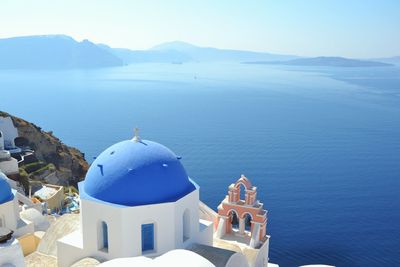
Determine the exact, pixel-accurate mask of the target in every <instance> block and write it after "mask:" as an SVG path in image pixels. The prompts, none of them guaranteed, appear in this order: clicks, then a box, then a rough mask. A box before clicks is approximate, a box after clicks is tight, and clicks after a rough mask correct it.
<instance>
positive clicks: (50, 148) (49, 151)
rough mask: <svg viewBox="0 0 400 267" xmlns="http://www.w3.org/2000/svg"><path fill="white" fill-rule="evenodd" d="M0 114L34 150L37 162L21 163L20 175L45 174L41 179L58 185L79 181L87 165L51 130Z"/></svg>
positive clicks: (76, 151) (83, 159)
mask: <svg viewBox="0 0 400 267" xmlns="http://www.w3.org/2000/svg"><path fill="white" fill-rule="evenodd" d="M0 116H1V117H8V116H9V117H11V119H12V121H13V123H14V126H15V127H16V128H17V130H18V135H19V137H21V138H22V139H23V140H25V142H26V143H27V145H28V146H29V147H30V148H31V149H33V150H34V151H35V156H36V158H37V160H38V162H35V163H30V164H25V165H23V166H21V168H20V174H21V173H23V174H26V175H29V176H30V178H32V177H31V176H35V175H36V176H38V175H40V176H41V177H44V176H45V175H47V176H49V177H50V178H49V180H45V182H49V183H54V184H60V185H76V184H77V182H79V181H81V180H83V178H84V177H85V174H86V172H87V170H88V168H89V164H88V163H87V162H86V160H85V156H84V154H83V153H82V152H80V151H79V150H78V149H76V148H73V147H70V146H67V145H65V144H63V143H62V141H61V140H60V139H58V138H57V137H55V136H54V135H53V133H52V132H45V131H43V130H42V129H41V128H40V127H38V126H36V125H35V124H33V123H30V122H28V121H26V120H23V119H21V118H18V117H15V116H12V115H10V114H8V113H6V112H2V111H0ZM46 172H47V173H46ZM50 174H53V175H50Z"/></svg>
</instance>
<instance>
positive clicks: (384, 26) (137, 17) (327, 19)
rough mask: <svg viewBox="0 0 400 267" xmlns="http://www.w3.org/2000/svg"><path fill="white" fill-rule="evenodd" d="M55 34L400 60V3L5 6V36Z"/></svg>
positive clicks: (292, 0) (117, 1) (127, 43)
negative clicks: (385, 57) (398, 56)
mask: <svg viewBox="0 0 400 267" xmlns="http://www.w3.org/2000/svg"><path fill="white" fill-rule="evenodd" d="M54 33H62V34H67V35H70V36H72V37H74V38H76V39H78V40H82V39H89V40H91V41H94V42H97V43H98V42H101V43H106V44H109V45H111V46H113V47H127V48H132V49H147V48H149V47H151V46H153V45H156V44H159V43H162V42H166V41H173V40H182V41H186V42H190V43H193V44H197V45H201V46H212V47H219V48H232V49H243V50H255V51H268V52H274V53H285V54H297V55H305V56H318V55H328V56H348V57H362V58H368V57H380V56H394V55H400V0H374V1H373V0H275V1H268V0H242V1H240V0H198V1H191V0H158V1H154V0H137V1H136V0H107V1H106V0H64V1H59V0H25V1H22V0H0V38H4V37H12V36H19V35H36V34H54Z"/></svg>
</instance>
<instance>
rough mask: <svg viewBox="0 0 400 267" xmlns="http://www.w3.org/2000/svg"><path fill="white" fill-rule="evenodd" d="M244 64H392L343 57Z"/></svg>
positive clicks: (379, 65) (367, 65) (356, 65)
mask: <svg viewBox="0 0 400 267" xmlns="http://www.w3.org/2000/svg"><path fill="white" fill-rule="evenodd" d="M243 63H245V64H274V65H291V66H328V67H385V66H393V65H392V64H388V63H382V62H377V61H367V60H358V59H349V58H343V57H313V58H299V59H293V60H288V61H248V62H243Z"/></svg>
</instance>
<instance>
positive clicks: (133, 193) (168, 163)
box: [80, 137, 195, 206]
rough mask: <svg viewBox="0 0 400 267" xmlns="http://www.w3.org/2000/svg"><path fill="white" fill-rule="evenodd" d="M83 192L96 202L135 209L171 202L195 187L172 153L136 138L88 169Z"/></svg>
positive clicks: (112, 149)
mask: <svg viewBox="0 0 400 267" xmlns="http://www.w3.org/2000/svg"><path fill="white" fill-rule="evenodd" d="M82 189H83V191H84V192H83V193H84V194H86V195H88V196H90V197H92V198H95V199H97V200H101V201H104V202H108V203H113V204H119V205H125V206H138V205H147V204H156V203H164V202H174V201H176V200H178V199H180V198H182V197H183V196H185V195H187V194H188V193H190V192H192V191H193V190H195V185H194V184H193V183H192V182H191V181H190V180H189V177H188V175H187V173H186V171H185V169H184V167H183V166H182V164H181V162H180V161H179V159H178V157H177V156H176V155H175V154H174V153H173V152H172V151H171V150H169V149H168V148H166V147H165V146H163V145H161V144H158V143H156V142H152V141H148V140H140V139H136V137H135V138H134V139H132V140H126V141H122V142H119V143H117V144H115V145H112V146H111V147H109V148H107V149H106V150H105V151H103V152H102V153H101V154H100V155H99V156H98V157H97V158H96V159H95V161H94V162H93V163H92V165H91V166H90V168H89V170H88V172H87V174H86V178H85V181H84V182H82V186H80V191H82Z"/></svg>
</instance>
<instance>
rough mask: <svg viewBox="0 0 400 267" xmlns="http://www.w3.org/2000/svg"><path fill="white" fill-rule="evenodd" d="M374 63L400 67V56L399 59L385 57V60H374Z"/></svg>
mask: <svg viewBox="0 0 400 267" xmlns="http://www.w3.org/2000/svg"><path fill="white" fill-rule="evenodd" d="M371 60H372V61H379V62H384V63H389V64H395V65H400V56H397V57H385V58H373V59H371Z"/></svg>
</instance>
